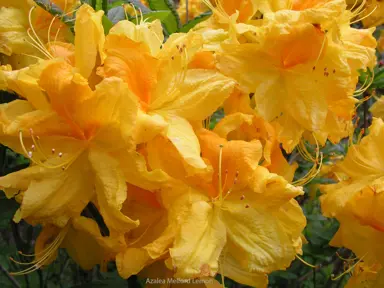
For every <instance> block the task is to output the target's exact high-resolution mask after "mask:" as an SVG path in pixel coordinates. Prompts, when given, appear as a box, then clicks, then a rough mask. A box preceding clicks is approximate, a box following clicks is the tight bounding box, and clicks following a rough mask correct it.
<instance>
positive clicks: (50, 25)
mask: <svg viewBox="0 0 384 288" xmlns="http://www.w3.org/2000/svg"><path fill="white" fill-rule="evenodd" d="M55 20H56V15H55V16H54V17H53V18H52V21H51V23H50V24H49V28H48V45H51V29H52V25H53V22H55Z"/></svg>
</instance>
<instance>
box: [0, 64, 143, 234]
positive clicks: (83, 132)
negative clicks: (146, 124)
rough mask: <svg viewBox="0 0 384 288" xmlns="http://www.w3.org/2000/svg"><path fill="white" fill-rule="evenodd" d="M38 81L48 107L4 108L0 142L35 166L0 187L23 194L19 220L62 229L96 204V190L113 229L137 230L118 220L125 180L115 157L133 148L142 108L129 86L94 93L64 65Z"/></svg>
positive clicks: (49, 67)
mask: <svg viewBox="0 0 384 288" xmlns="http://www.w3.org/2000/svg"><path fill="white" fill-rule="evenodd" d="M37 83H38V85H39V88H40V89H41V90H43V91H45V93H46V95H47V99H46V101H48V100H49V103H50V104H48V103H44V105H43V106H40V107H35V108H34V107H32V105H31V104H30V103H29V102H28V101H25V100H16V101H13V102H11V103H9V104H3V105H2V106H1V124H2V134H1V137H0V138H1V139H0V140H1V143H2V144H4V145H7V146H8V147H10V148H12V149H13V150H15V151H17V152H19V153H22V154H24V155H25V156H26V157H29V158H30V159H31V161H32V163H33V164H34V165H32V166H31V167H29V168H27V169H24V170H22V171H19V172H15V173H12V174H9V175H7V176H5V177H2V178H0V185H1V186H2V187H4V188H13V189H19V190H22V191H25V192H24V196H23V200H22V203H21V207H20V211H19V213H18V214H17V216H15V220H17V221H19V220H20V219H22V218H26V219H27V220H28V221H30V222H31V223H54V224H55V225H57V226H60V227H63V226H65V225H66V223H67V222H68V219H69V218H71V217H75V216H78V215H79V214H80V213H81V211H82V210H83V208H84V207H85V206H86V205H87V203H88V202H89V201H91V200H92V199H93V197H94V195H95V192H94V189H95V188H96V195H97V202H98V205H99V206H100V212H101V214H102V215H103V217H104V220H105V222H106V223H107V225H108V226H109V228H110V229H111V230H115V231H125V230H126V229H129V227H134V226H136V224H137V223H136V222H135V221H132V220H130V219H129V218H127V217H125V216H123V215H121V214H119V213H120V212H119V211H120V209H121V205H122V203H123V202H124V200H125V197H126V185H125V177H124V173H123V171H122V169H121V167H120V166H119V161H118V158H115V157H113V156H112V155H111V154H110V152H112V151H113V152H116V151H119V150H120V151H122V152H123V151H124V149H127V148H128V149H132V148H134V146H133V144H132V143H131V140H130V138H131V137H130V134H131V131H132V129H133V125H134V122H135V118H136V113H137V105H138V104H137V100H136V99H135V98H134V96H133V95H132V94H131V93H130V91H129V89H128V86H127V84H125V83H123V81H122V80H120V79H118V78H110V79H105V80H104V81H102V82H101V83H100V84H99V85H97V86H96V90H95V91H92V90H91V89H90V87H89V86H88V83H87V80H86V79H85V78H83V77H82V76H81V75H80V74H79V73H76V72H74V71H73V67H72V66H70V65H69V64H68V63H66V62H64V61H62V60H61V61H52V62H50V63H47V64H46V67H45V68H44V69H43V70H42V72H41V75H40V78H39V80H38V81H37ZM40 93H41V92H40ZM117 107H118V108H117ZM12 196H14V193H11V194H9V195H8V197H12ZM119 221H120V223H118V222H119ZM123 224H124V225H123Z"/></svg>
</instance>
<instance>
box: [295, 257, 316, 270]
mask: <svg viewBox="0 0 384 288" xmlns="http://www.w3.org/2000/svg"><path fill="white" fill-rule="evenodd" d="M296 258H297V259H299V260H300V261H301V262H302V263H304V264H305V265H307V266H308V267H311V268H314V269H315V268H317V265H316V266H315V265H312V264H309V263H308V262H307V261H305V260H304V259H303V258H301V257H300V256H299V255H297V254H296Z"/></svg>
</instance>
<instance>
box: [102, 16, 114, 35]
mask: <svg viewBox="0 0 384 288" xmlns="http://www.w3.org/2000/svg"><path fill="white" fill-rule="evenodd" d="M101 20H102V24H103V27H104V34H105V35H108V33H109V30H111V28H112V27H113V22H112V21H111V20H109V19H108V17H107V16H105V15H103V18H102V19H101Z"/></svg>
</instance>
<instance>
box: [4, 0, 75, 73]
mask: <svg viewBox="0 0 384 288" xmlns="http://www.w3.org/2000/svg"><path fill="white" fill-rule="evenodd" d="M52 2H53V3H54V4H55V5H57V6H58V7H59V8H60V9H61V10H62V11H63V13H64V14H65V15H66V16H71V15H72V14H73V12H75V10H76V8H77V7H78V6H79V5H80V1H78V0H55V1H52ZM0 19H1V20H0V53H1V54H3V55H1V54H0V61H1V62H2V63H4V64H10V65H12V67H13V68H14V69H19V68H23V67H26V66H28V65H30V64H33V63H35V62H36V57H45V56H46V51H45V50H46V49H45V45H46V44H47V43H50V42H56V41H63V42H68V41H71V40H72V39H73V35H72V32H71V31H70V28H69V26H67V25H66V24H64V23H62V22H61V20H60V19H58V17H54V16H52V15H51V14H50V13H49V12H47V11H45V10H44V9H43V8H41V7H39V6H36V4H35V3H34V2H33V1H30V0H20V1H8V0H4V1H2V2H1V3H0Z"/></svg>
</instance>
